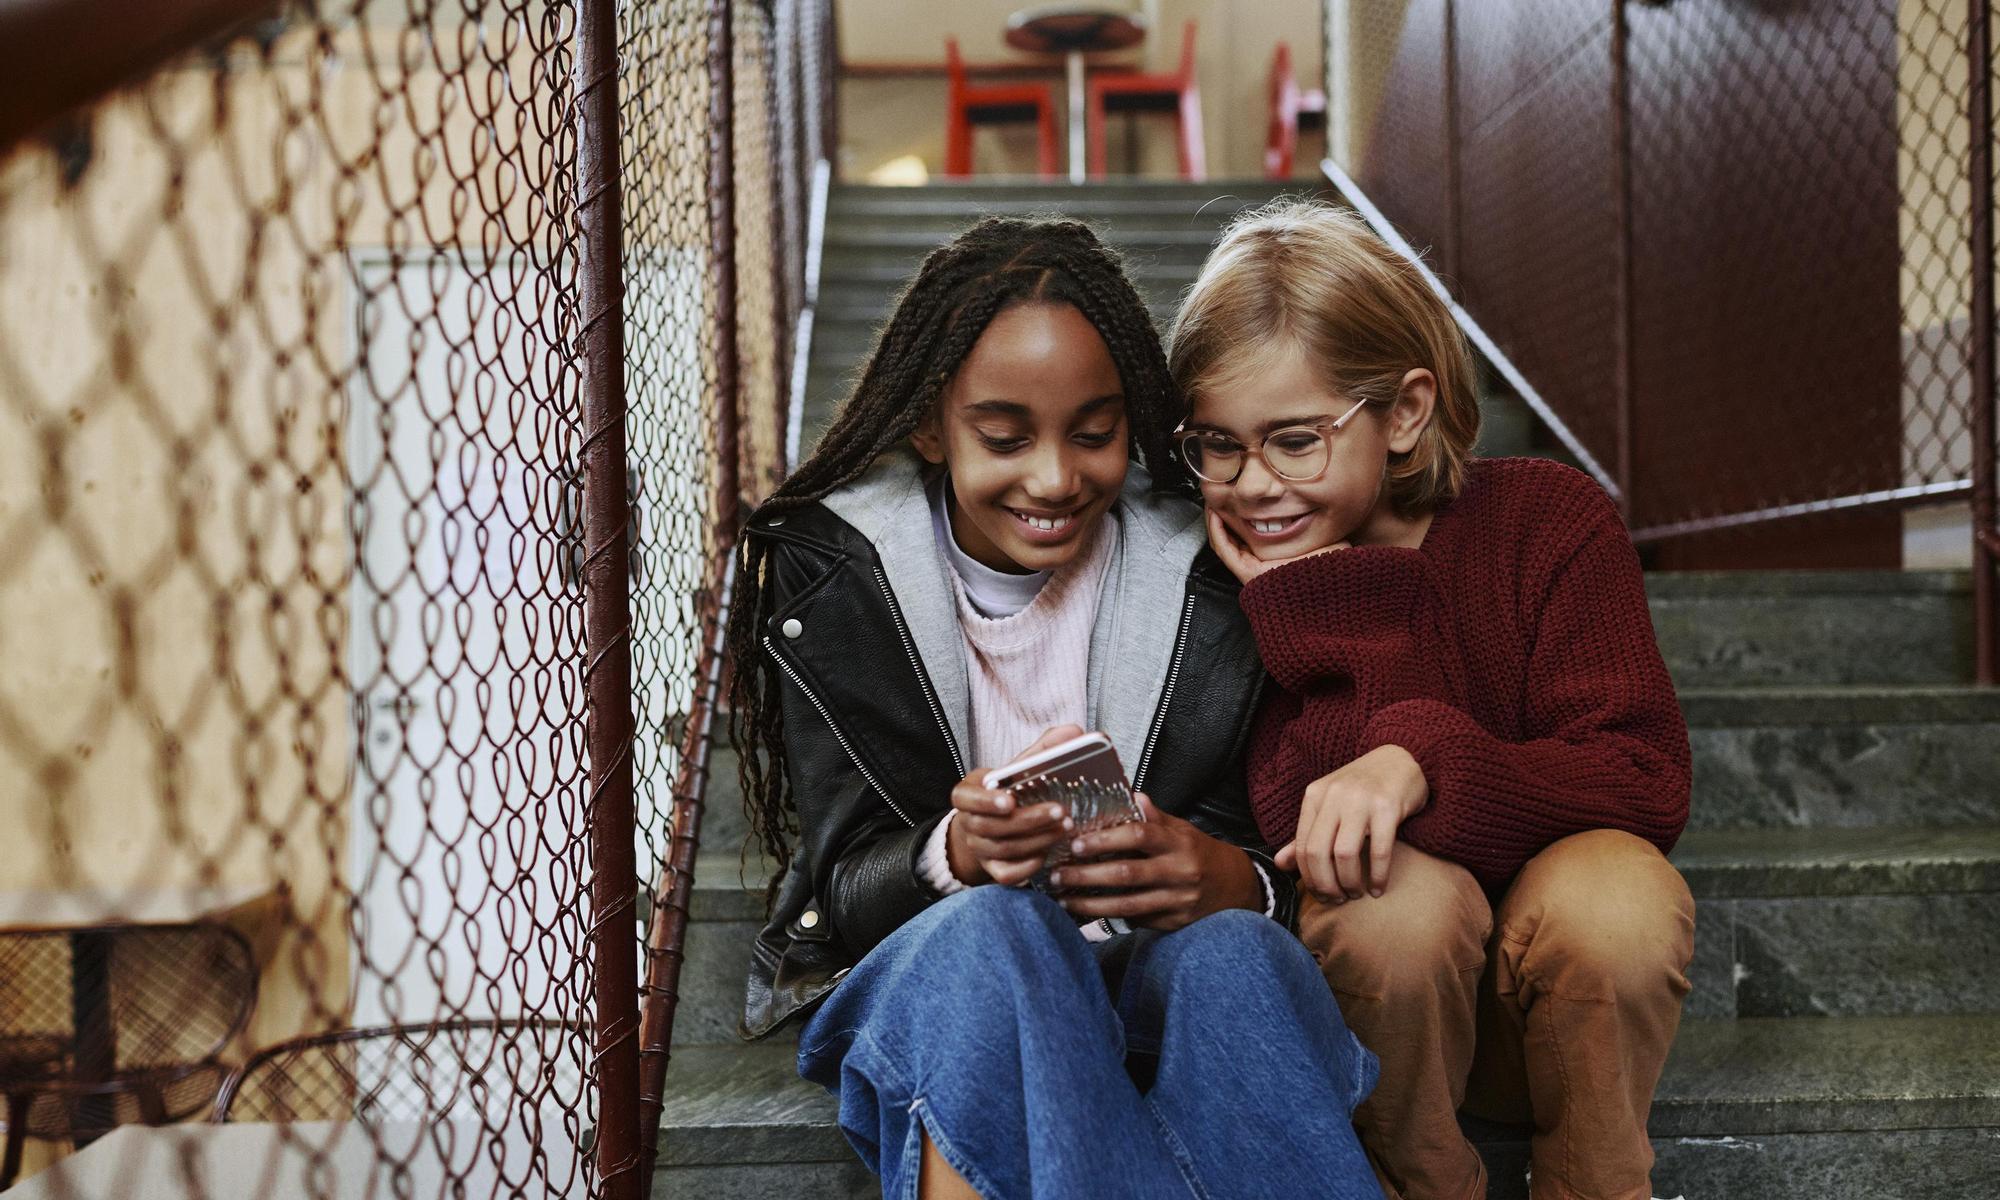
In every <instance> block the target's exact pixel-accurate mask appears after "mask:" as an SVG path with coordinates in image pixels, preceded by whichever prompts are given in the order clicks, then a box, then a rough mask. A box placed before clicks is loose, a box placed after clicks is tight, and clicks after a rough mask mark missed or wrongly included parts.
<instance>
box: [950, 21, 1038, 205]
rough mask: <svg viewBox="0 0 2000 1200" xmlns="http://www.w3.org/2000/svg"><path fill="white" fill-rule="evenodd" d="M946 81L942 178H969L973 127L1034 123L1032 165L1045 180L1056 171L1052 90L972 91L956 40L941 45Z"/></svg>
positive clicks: (1021, 86) (1033, 86)
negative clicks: (1046, 176) (948, 103)
mask: <svg viewBox="0 0 2000 1200" xmlns="http://www.w3.org/2000/svg"><path fill="white" fill-rule="evenodd" d="M944 67H945V78H946V80H947V81H948V83H949V85H950V87H949V91H950V107H949V108H947V109H946V111H945V126H944V129H945V133H944V173H945V174H946V175H955V176H964V175H970V174H972V127H973V126H975V125H1006V124H1016V123H1019V122H1021V121H1033V122H1035V124H1036V126H1037V128H1036V132H1035V165H1036V169H1037V170H1039V171H1040V172H1041V173H1042V174H1044V175H1054V174H1055V173H1056V171H1057V169H1058V166H1059V163H1058V160H1057V142H1056V95H1055V89H1054V88H1052V87H1050V86H1049V85H1048V84H1044V83H1018V84H1003V85H996V86H986V87H973V86H972V85H971V84H970V83H968V82H967V81H966V78H965V59H963V58H961V57H960V56H959V53H958V39H957V38H950V37H948V38H946V39H945V40H944Z"/></svg>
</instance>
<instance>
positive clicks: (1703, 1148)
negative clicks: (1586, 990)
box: [654, 1016, 2000, 1200]
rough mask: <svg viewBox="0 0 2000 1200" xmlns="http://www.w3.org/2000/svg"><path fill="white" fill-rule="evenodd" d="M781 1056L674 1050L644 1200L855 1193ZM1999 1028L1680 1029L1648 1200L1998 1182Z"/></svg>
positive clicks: (1991, 1023)
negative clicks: (648, 1195) (652, 1198)
mask: <svg viewBox="0 0 2000 1200" xmlns="http://www.w3.org/2000/svg"><path fill="white" fill-rule="evenodd" d="M795 1053H796V1051H795V1048H794V1047H793V1046H792V1045H791V1042H790V1039H789V1038H787V1037H785V1036H783V1035H780V1037H779V1038H777V1039H773V1040H771V1041H767V1042H764V1043H758V1044H755V1045H728V1046H687V1047H681V1048H677V1049H676V1050H675V1051H674V1053H673V1058H672V1061H671V1062H670V1064H669V1067H668V1071H667V1094H666V1102H665V1108H664V1112H663V1115H662V1120H661V1125H660V1132H659V1173H658V1175H657V1176H656V1178H655V1180H654V1195H656V1196H665V1195H676V1196H687V1195H705V1196H709V1195H713V1196H725V1195H726V1196H732V1197H745V1198H747V1197H753V1196H758V1197H761V1196H774V1197H776V1196H783V1197H791V1196H800V1195H814V1196H857V1197H858V1196H867V1195H877V1194H879V1185H878V1184H877V1183H876V1182H875V1181H874V1180H873V1179H872V1178H871V1177H870V1176H869V1175H868V1174H867V1172H866V1171H865V1170H864V1169H862V1168H861V1167H860V1165H859V1164H858V1163H857V1162H855V1161H854V1158H853V1154H852V1152H851V1151H850V1150H849V1148H848V1146H847V1143H846V1140H845V1138H844V1137H843V1135H842V1134H841V1132H840V1130H839V1127H838V1125H837V1123H836V1117H835V1111H836V1110H835V1105H834V1102H833V1099H832V1098H831V1097H830V1096H828V1095H827V1094H826V1093H825V1092H823V1091H822V1090H820V1089H819V1088H818V1087H816V1086H814V1085H812V1084H809V1083H806V1082H804V1081H802V1080H800V1079H799V1078H798V1077H797V1074H796V1066H795V1061H794V1059H795ZM1996 1126H2000V1017H1991V1016H1976V1017H1879V1018H1847V1019H1837V1020H1803V1019H1773V1020H1742V1021H1704V1020H1698V1019H1694V1020H1687V1021H1684V1022H1683V1023H1682V1026H1681V1031H1680V1036H1679V1037H1678V1038H1676V1040H1675V1043H1674V1051H1673V1056H1672V1058H1671V1059H1670V1060H1669V1062H1668V1064H1667V1070H1666V1073H1665V1075H1664V1077H1663V1078H1662V1079H1661V1081H1660V1087H1659V1091H1658V1093H1657V1097H1656V1099H1655V1101H1654V1105H1653V1111H1652V1119H1651V1123H1650V1127H1651V1132H1652V1135H1653V1138H1654V1147H1655V1149H1656V1151H1657V1152H1658V1153H1659V1162H1658V1165H1657V1166H1656V1168H1655V1171H1654V1175H1653V1190H1654V1191H1655V1192H1656V1193H1659V1194H1661V1195H1664V1196H1678V1195H1685V1196H1690V1197H1746V1198H1747V1197H1756V1196H1777V1195H1799V1196H1828V1197H1840V1198H1841V1200H1876V1198H1878V1197H1879V1198H1881V1200H1889V1198H1892V1197H1905V1196H1912V1195H1921V1196H1924V1197H1926V1198H1927V1200H1961V1198H1963V1200H1971V1198H1972V1197H1982V1198H1983V1197H1988V1196H1990V1195H1991V1194H1992V1191H1991V1187H1992V1181H1993V1180H1994V1179H1995V1178H2000V1136H1996V1133H2000V1131H1996V1129H1995V1128H1994V1127H1996ZM1468 1132H1469V1133H1471V1134H1472V1136H1473V1137H1474V1139H1475V1141H1477V1142H1478V1143H1479V1144H1480V1147H1481V1150H1482V1152H1483V1153H1484V1154H1485V1155H1486V1157H1487V1160H1488V1162H1489V1164H1490V1167H1491V1169H1492V1171H1493V1175H1494V1187H1493V1190H1492V1191H1491V1193H1490V1195H1491V1196H1493V1197H1496V1198H1498V1197H1506V1198H1508V1200H1512V1198H1514V1197H1520V1196H1525V1188H1524V1187H1522V1186H1521V1185H1520V1182H1519V1181H1520V1179H1521V1172H1522V1171H1523V1170H1524V1168H1525V1163H1526V1141H1525V1138H1524V1137H1523V1136H1522V1134H1521V1132H1520V1131H1519V1130H1515V1129H1512V1128H1508V1127H1502V1126H1491V1125H1485V1124H1478V1123H1471V1124H1469V1128H1468Z"/></svg>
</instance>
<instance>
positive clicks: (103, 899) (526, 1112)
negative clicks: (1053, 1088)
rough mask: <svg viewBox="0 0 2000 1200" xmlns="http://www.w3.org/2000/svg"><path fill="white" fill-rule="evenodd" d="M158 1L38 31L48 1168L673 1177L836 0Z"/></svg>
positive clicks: (29, 910)
mask: <svg viewBox="0 0 2000 1200" xmlns="http://www.w3.org/2000/svg"><path fill="white" fill-rule="evenodd" d="M114 7H116V8H117V9H118V11H117V12H116V13H115V14H114V13H108V12H106V11H104V10H103V9H102V8H101V7H100V6H95V5H90V4H83V3H52V4H44V5H40V6H24V7H23V8H21V9H17V10H15V12H14V13H12V14H0V45H5V46H9V47H11V49H7V50H4V51H0V661H5V662H6V663H7V664H8V665H7V668H6V670H4V671H0V803H4V804H5V805H6V820H7V824H8V826H9V828H10V829H11V830H12V831H13V832H12V836H10V837H9V838H7V839H4V841H0V962H4V963H6V964H8V969H7V970H6V971H5V973H4V975H0V1092H4V1093H5V1094H7V1095H8V1096H9V1097H16V1096H19V1097H26V1098H28V1100H27V1103H26V1107H24V1108H22V1109H21V1110H20V1111H19V1112H17V1111H16V1108H15V1106H14V1104H13V1103H11V1102H10V1106H9V1112H8V1121H7V1124H8V1132H9V1146H8V1155H9V1160H10V1161H9V1169H10V1170H13V1169H16V1168H18V1169H20V1170H21V1172H22V1173H23V1174H33V1173H36V1172H41V1173H39V1174H36V1175H35V1178H34V1180H33V1183H34V1186H36V1187H38V1188H40V1189H42V1190H43V1194H46V1195H52V1196H68V1195H77V1196H85V1195H87V1196H92V1197H114V1196H125V1195H133V1196H137V1195H141V1194H144V1195H149V1196H150V1195H159V1194H176V1195H177V1194H183V1193H185V1194H188V1195H212V1196H218V1197H221V1196H250V1195H280V1194H282V1195H296V1196H334V1195H354V1194H363V1193H364V1192H366V1190H367V1189H368V1188H369V1187H373V1188H374V1189H375V1192H376V1194H395V1195H411V1196H426V1195H444V1194H452V1195H465V1196H483V1195H545V1194H546V1195H565V1196H580V1195H590V1196H600V1195H602V1196H635V1195H638V1194H641V1193H642V1192H643V1191H644V1190H645V1186H646V1185H645V1170H646V1167H647V1166H648V1164H649V1159H648V1157H647V1155H648V1154H649V1153H650V1147H649V1142H650V1140H651V1134H650V1129H649V1128H647V1127H644V1126H642V1125H641V1121H642V1119H643V1117H644V1114H643V1113H642V1105H641V1102H640V1081H641V1078H642V1076H643V1077H644V1079H645V1080H646V1083H647V1086H648V1087H650V1088H651V1092H650V1094H651V1095H652V1096H653V1097H655V1098H657V1095H658V1089H659V1087H660V1077H661V1073H662V1072H663V1071H664V1069H665V1065H666V1061H665V1046H666V1045H667V1040H668V1038H669V1037H670V1033H671V1001H670V997H671V992H672V971H671V969H668V968H665V967H663V966H661V961H662V960H669V959H674V958H677V955H678V942H677V941H676V940H674V936H673V935H672V933H671V932H670V931H663V930H660V929H658V928H657V926H658V922H657V921H656V920H655V918H657V917H658V916H660V914H662V913H664V912H667V911H668V910H670V909H671V907H672V905H673V903H674V896H675V894H676V892H679V893H680V894H681V899H680V904H681V907H682V911H683V913H684V910H685V895H684V891H685V886H686V880H685V878H683V877H677V876H676V874H675V872H674V871H673V870H671V869H670V864H671V863H673V862H675V861H679V860H677V859H676V858H675V850H676V843H677V841H678V840H685V841H686V843H687V856H686V859H685V863H684V865H691V863H692V843H693V839H694V837H695V836H696V835H697V834H698V826H697V824H696V823H695V820H694V818H695V817H696V816H697V815H698V814H697V811H696V810H695V809H694V806H693V803H692V798H693V797H694V796H696V795H697V794H698V787H699V781H700V768H701V762H700V759H701V757H702V747H703V746H704V745H705V737H706V727H707V713H706V711H705V706H704V703H703V681H704V680H705V679H709V678H712V675H713V666H714V659H713V653H714V652H713V647H714V644H715V636H714V631H715V629H716V625H717V621H718V614H719V610H720V606H721V605H722V604H723V603H724V601H725V581H724V579H723V578H722V575H721V570H722V564H724V563H725V562H726V561H727V557H728V556H727V553H726V550H727V545H728V541H729V538H730V537H731V536H732V534H733V530H734V525H735V522H736V520H737V518H738V516H739V513H740V510H741V506H742V504H743V503H744V502H745V501H746V500H749V499H754V497H755V496H756V495H758V494H760V493H761V491H762V490H764V489H767V488H768V487H769V486H771V485H772V484H773V483H774V482H775V481H776V479H777V478H778V477H779V476H780V474H781V473H782V471H783V469H784V462H783V447H784V434H785V429H784V423H783V421H784V416H783V414H784V411H785V409H784V401H783V398H782V397H783V393H784V390H785V381H786V378H787V376H788V374H789V360H788V355H789V341H788V338H789V337H790V336H791V326H792V325H793V324H794V323H795V320H796V316H795V314H796V311H797V308H798V306H799V304H800V302H801V295H802V288H801V285H800V284H799V283H798V282H797V279H796V271H797V270H799V269H800V263H799V260H800V259H801V257H802V255H801V253H800V251H799V250H798V249H797V246H798V245H799V244H800V239H801V238H802V236H803V232H802V225H801V222H802V217H801V216H800V215H799V201H798V200H796V199H794V197H796V196H799V195H802V190H801V188H802V185H801V181H800V179H799V172H800V169H801V168H800V164H799V161H798V159H797V158H796V157H793V155H795V154H796V147H798V146H800V145H803V144H805V143H806V141H807V140H808V139H806V138H804V137H803V136H802V134H801V131H800V128H799V122H800V121H801V120H802V119H804V118H805V117H806V115H807V114H806V113H805V112H804V111H803V110H802V108H801V106H799V105H798V104H796V103H793V104H791V106H790V107H787V104H786V103H781V98H782V96H781V93H782V92H783V91H784V89H783V88H782V87H781V82H783V81H789V86H790V89H791V90H790V97H791V98H792V99H793V100H796V98H797V97H798V96H800V95H802V94H803V91H804V90H803V89H801V88H800V87H799V86H798V78H799V75H800V73H801V65H802V64H803V63H804V62H805V61H806V57H805V56H806V55H807V54H819V53H824V52H826V51H827V49H828V47H827V46H826V45H824V44H812V45H806V46H801V45H800V44H799V43H798V42H797V41H796V39H795V40H793V41H792V42H787V41H786V40H785V38H784V32H783V31H784V30H785V29H786V28H788V27H791V28H797V27H798V26H800V25H801V24H805V25H807V26H810V27H816V28H823V27H824V26H825V24H826V22H827V18H826V17H825V16H824V15H823V14H822V13H821V12H820V10H821V8H822V7H823V5H822V4H819V3H811V2H809V0H769V2H764V0H733V2H732V0H653V2H646V0H624V2H622V3H613V2H612V0H580V2H578V3H550V2H546V0H453V2H451V3H440V2H435V0H340V2H335V0H320V2H318V3H294V4H291V5H286V6H272V5H268V4H254V3H248V2H242V0H236V2H230V0H203V3H200V4H192V3H191V4H188V5H182V6H159V8H157V9H156V8H153V7H152V6H148V5H129V4H120V5H116V6H114ZM31 8H32V9H34V10H35V11H33V12H29V11H28V9H31ZM162 9H164V10H167V11H165V12H162V11H161V10H162ZM807 11H810V13H811V14H812V15H811V16H810V18H804V17H802V16H801V14H802V13H804V12H807ZM114 18H115V19H114ZM197 18H198V19H197ZM38 22H39V23H38ZM196 33H201V34H203V35H204V36H201V37H196V36H194V35H195V34H196ZM210 33H212V34H213V36H207V34H210ZM815 69H816V70H818V71H820V72H821V73H826V71H825V68H824V67H820V66H817V65H816V66H815ZM113 83H117V84H119V86H117V87H115V88H114V87H112V86H111V85H112V84H113ZM732 133H733V137H732V136H731V135H732ZM813 144H814V145H815V146H820V145H821V144H820V143H819V142H818V141H817V140H816V135H815V139H814V140H813ZM822 148H823V147H822ZM163 947H164V948H166V951H167V952H162V948H163ZM649 947H650V949H649ZM642 977H643V979H644V981H645V983H646V985H647V986H645V987H642V986H641V982H640V981H641V978H642ZM642 1012H643V1015H644V1018H645V1022H646V1025H647V1032H648V1035H649V1037H650V1038H651V1039H652V1040H650V1041H648V1042H647V1046H648V1048H649V1049H650V1050H652V1051H653V1054H652V1057H651V1058H650V1059H649V1060H647V1061H645V1062H643V1063H642V1061H641V1055H640V1050H641V1046H640V1043H641V1041H642V1037H641V1029H640V1026H641V1017H642ZM246 1064H247V1067H246ZM232 1075H234V1076H235V1078H234V1079H233V1080H232V1081H231V1083H230V1084H229V1085H228V1086H227V1087H225V1086H223V1080H225V1079H228V1078H230V1077H231V1076H232ZM30 1117H32V1119H29V1118H30ZM187 1117H193V1118H194V1120H193V1121H191V1122H184V1123H179V1124H166V1125H165V1127H163V1128H144V1127H143V1126H146V1125H159V1124H161V1123H163V1122H175V1121H180V1120H181V1119H182V1118H187ZM26 1135H32V1136H26ZM100 1138H103V1139H106V1140H105V1141H104V1144H103V1145H102V1146H95V1147H91V1144H92V1143H93V1142H94V1141H96V1140H98V1139H100ZM79 1147H91V1150H90V1152H89V1153H83V1154H77V1155H75V1156H74V1157H70V1158H68V1159H67V1160H66V1161H63V1162H60V1163H58V1164H57V1165H56V1166H55V1167H54V1168H52V1169H48V1170H46V1171H44V1170H43V1168H44V1167H46V1166H47V1164H48V1163H49V1162H50V1161H51V1160H52V1159H57V1158H61V1157H63V1156H64V1155H65V1154H67V1153H68V1151H69V1150H70V1149H72V1148H79ZM163 1189H167V1190H165V1191H163Z"/></svg>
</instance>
